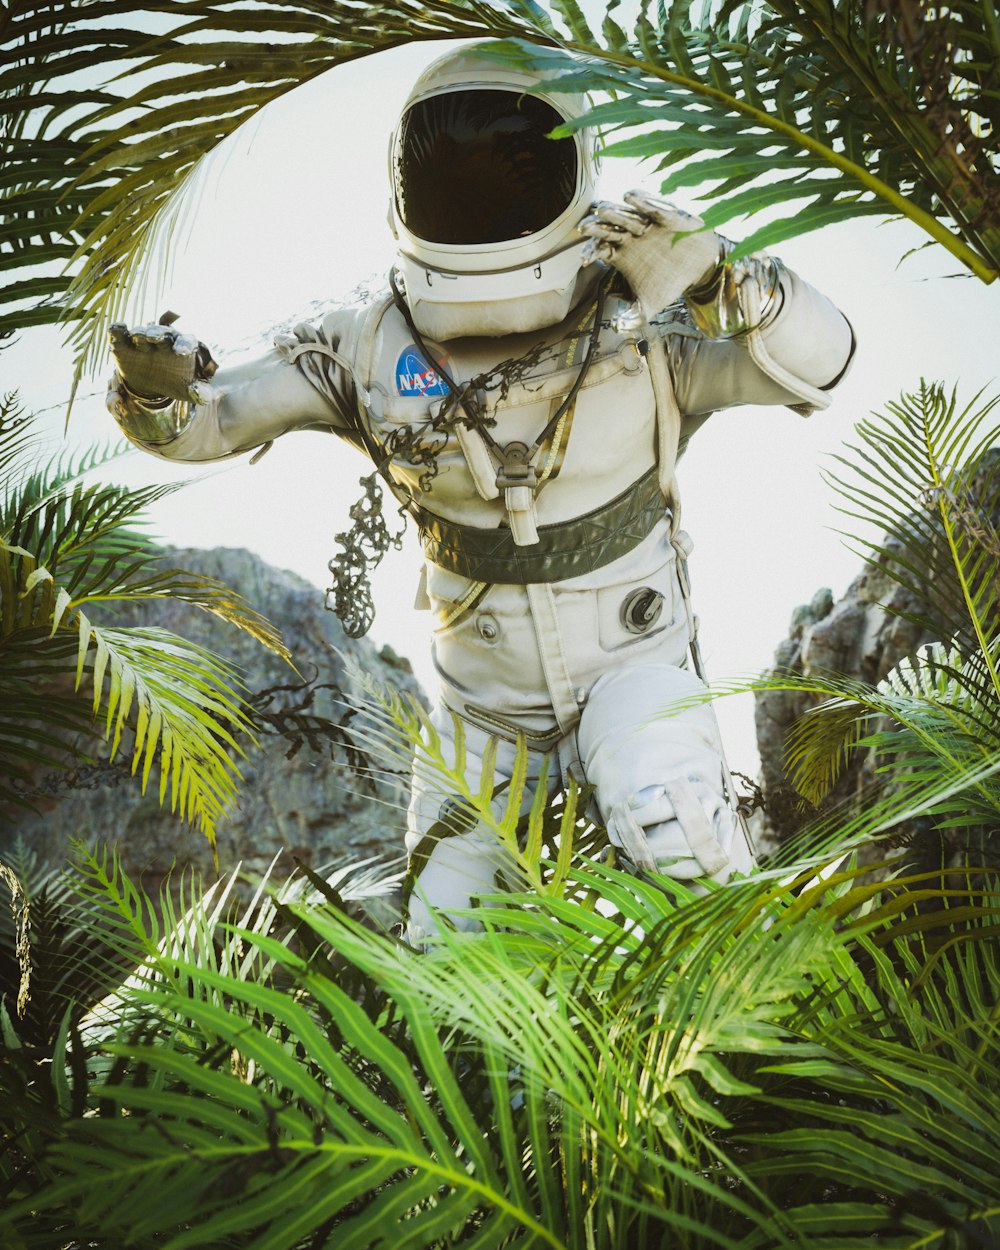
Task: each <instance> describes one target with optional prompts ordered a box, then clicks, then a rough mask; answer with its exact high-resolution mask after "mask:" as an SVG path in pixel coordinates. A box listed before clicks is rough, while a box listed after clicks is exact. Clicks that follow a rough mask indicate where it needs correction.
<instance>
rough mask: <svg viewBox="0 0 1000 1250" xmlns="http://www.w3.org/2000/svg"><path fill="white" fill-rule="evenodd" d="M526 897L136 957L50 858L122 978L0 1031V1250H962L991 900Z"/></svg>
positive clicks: (185, 937)
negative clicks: (384, 925)
mask: <svg viewBox="0 0 1000 1250" xmlns="http://www.w3.org/2000/svg"><path fill="white" fill-rule="evenodd" d="M454 780H455V781H456V784H460V782H461V779H460V775H459V776H456V777H455V778H454ZM934 797H935V796H934V794H933V793H932V792H930V791H928V792H927V793H926V794H925V795H924V799H925V801H927V802H932V801H933V799H934ZM472 802H473V804H474V806H476V808H477V809H478V810H479V811H480V812H481V814H482V815H483V816H484V818H486V819H489V818H490V817H489V813H490V811H491V804H490V803H489V802H488V801H483V800H477V799H475V798H473V799H472ZM572 802H573V800H572V798H570V799H569V800H568V804H569V809H568V812H567V817H566V820H567V823H566V825H564V831H565V830H568V829H571V828H572V827H573V824H574V813H573V810H572ZM541 819H542V817H541V813H540V812H537V811H536V812H535V813H533V815H532V818H531V821H530V822H529V829H528V831H527V835H528V841H529V842H532V841H533V842H534V844H535V845H538V844H540V843H541V841H542V840H543V839H542V834H541V829H540V827H539V823H540V821H541ZM501 823H502V822H501ZM562 854H563V857H564V858H566V859H567V860H568V858H569V856H568V853H567V852H565V851H563V852H562ZM526 870H527V872H528V875H529V876H534V877H535V878H537V879H539V880H547V881H548V882H549V884H550V885H551V886H552V888H550V889H541V890H535V891H532V892H530V893H527V894H518V893H513V894H503V895H498V896H497V897H496V898H494V899H492V900H490V902H491V904H492V905H491V906H489V907H486V908H485V909H482V910H481V911H480V912H479V915H480V916H481V918H482V919H483V922H484V925H485V930H484V931H483V932H482V933H479V934H474V935H469V934H465V935H458V934H450V933H448V932H447V931H446V932H445V933H443V935H442V937H441V941H440V944H439V945H438V946H437V947H436V948H435V949H432V950H430V951H425V952H416V951H413V950H411V949H409V948H407V947H405V946H403V945H402V944H400V943H399V941H398V940H396V939H394V938H392V937H390V936H388V935H385V936H380V935H377V934H373V933H372V932H371V931H370V929H368V928H365V927H363V926H362V925H360V924H359V923H358V922H357V921H355V920H352V919H351V918H350V916H349V915H348V914H347V912H346V910H345V908H344V907H343V905H342V904H341V903H340V902H339V901H338V899H337V897H336V895H335V894H332V893H331V892H330V891H329V890H325V887H323V885H322V882H318V883H317V884H318V885H319V886H320V890H321V892H325V893H326V896H327V897H326V898H325V899H322V898H321V899H318V900H317V899H316V898H314V899H311V900H301V901H297V902H296V901H288V900H287V899H285V900H282V899H281V898H279V899H277V900H276V901H275V902H274V904H273V905H272V909H271V910H269V911H268V910H267V909H266V908H263V909H262V910H261V911H260V912H259V913H253V912H248V913H246V914H244V916H243V917H242V919H240V920H239V921H238V922H237V923H235V924H230V925H226V924H225V923H224V922H223V918H222V916H221V914H220V911H219V908H218V905H217V900H216V899H215V898H214V896H213V897H211V898H206V899H198V898H197V897H196V898H195V899H194V900H193V903H192V906H191V907H190V909H189V911H188V913H187V915H186V917H185V918H184V919H183V920H181V919H179V918H177V917H175V916H172V917H171V918H170V919H171V920H172V921H176V925H175V928H174V929H173V930H172V931H171V932H170V933H169V934H167V935H165V936H161V935H160V934H159V932H158V931H157V930H156V929H155V928H154V927H153V924H152V922H151V920H150V916H151V914H152V913H151V909H150V906H149V903H148V900H146V899H144V897H143V896H142V894H141V892H140V891H138V890H137V889H136V888H135V887H134V886H132V885H131V884H130V883H128V882H127V881H126V880H125V879H124V878H123V877H122V874H121V873H120V870H119V869H118V868H117V867H116V866H115V865H114V864H113V863H109V862H108V861H105V860H101V859H99V858H97V857H93V856H91V857H86V856H84V858H83V859H82V860H81V863H80V866H79V867H78V868H77V870H76V872H77V877H76V886H75V888H76V891H77V893H78V894H79V895H80V897H81V898H83V899H85V902H86V910H87V923H88V926H89V927H90V929H91V931H92V932H94V933H95V935H96V937H97V938H98V939H99V940H100V941H101V942H102V943H104V944H106V945H107V946H108V947H110V948H111V949H114V950H117V951H118V952H119V953H120V955H121V956H122V958H123V959H126V960H132V961H134V962H137V963H139V964H140V965H141V967H140V972H139V974H138V975H137V976H136V977H134V978H132V979H131V980H130V982H129V983H128V984H127V985H126V986H125V987H124V988H123V990H122V991H121V992H119V994H118V995H117V996H116V997H114V998H113V999H110V1000H106V1001H105V1003H104V1004H103V1006H102V1008H101V1010H100V1011H99V1012H92V1013H91V1014H90V1015H89V1016H87V1017H83V1018H81V1014H80V1005H79V1004H77V1005H76V1006H74V1007H72V1008H71V1009H70V1010H69V1011H68V1012H67V1013H66V1017H65V1021H64V1023H63V1026H62V1027H61V1028H60V1030H59V1032H58V1035H57V1036H56V1038H55V1039H54V1042H53V1044H52V1045H50V1046H49V1047H48V1048H47V1049H43V1048H26V1047H25V1046H23V1045H22V1044H21V1042H20V1038H19V1032H18V1022H17V1019H16V1016H15V1013H14V1011H13V1010H12V1009H11V1007H10V1006H8V1005H5V1006H4V1008H3V1018H2V1025H3V1042H4V1048H5V1049H4V1062H3V1063H2V1064H0V1080H2V1081H3V1086H4V1087H3V1089H2V1090H0V1093H2V1094H3V1099H2V1101H0V1106H2V1107H3V1109H4V1112H3V1114H4V1118H5V1119H6V1121H7V1129H8V1132H7V1138H6V1145H5V1146H4V1148H3V1150H2V1153H0V1193H2V1195H3V1198H4V1202H3V1204H0V1205H2V1211H3V1213H2V1214H0V1234H2V1236H3V1239H4V1244H5V1245H9V1246H10V1247H11V1248H12V1250H41V1248H42V1247H45V1250H49V1248H51V1247H54V1246H57V1245H58V1246H60V1247H73V1248H74V1250H75V1248H76V1247H83V1246H86V1245H91V1244H96V1245H99V1246H102V1247H104V1246H107V1247H111V1246H119V1245H128V1246H131V1247H136V1248H137V1250H146V1248H147V1247H154V1246H155V1247H168V1248H169V1250H182V1248H183V1247H194V1246H212V1247H213V1248H216V1250H223V1248H225V1250H236V1248H237V1247H241V1248H242V1247H247V1248H250V1247H254V1248H255V1250H256V1248H262V1247H265V1246H266V1247H269V1248H270V1250H293V1248H297V1250H306V1247H308V1248H310V1250H320V1248H321V1247H324V1246H328V1247H333V1246H336V1247H338V1250H341V1248H342V1247H343V1248H348V1250H349V1248H351V1247H357V1250H371V1248H372V1247H375V1246H379V1245H383V1244H384V1245H393V1246H396V1245H402V1246H409V1247H437V1248H443V1247H447V1246H475V1247H480V1248H485V1247H501V1246H514V1245H520V1246H528V1245H532V1246H546V1245H547V1246H553V1247H566V1248H572V1250H577V1248H579V1250H584V1248H587V1250H590V1248H592V1247H594V1248H598V1247H599V1248H602V1250H603V1248H611V1247H622V1248H628V1250H631V1247H634V1246H652V1245H668V1244H683V1245H685V1246H687V1247H690V1248H691V1250H700V1248H701V1247H705V1248H707V1247H737V1246H738V1247H742V1248H745V1250H751V1248H758V1247H759V1248H770V1247H791V1246H796V1247H801V1248H805V1250H813V1248H815V1250H820V1248H826V1247H830V1246H832V1245H837V1246H839V1247H849V1246H852V1245H857V1246H859V1247H861V1246H872V1245H877V1246H884V1247H894V1248H900V1250H901V1248H902V1247H916V1246H918V1245H920V1246H940V1247H946V1246H977V1245H978V1246H988V1245H990V1244H992V1240H993V1239H995V1237H996V1236H997V1234H998V1232H1000V1202H998V1198H1000V1192H998V1184H997V1177H996V1169H995V1159H996V1153H997V1149H998V1147H1000V1140H998V1128H997V1126H998V1124H1000V1115H998V1113H1000V1084H998V1071H1000V1067H998V1064H997V1059H998V1058H1000V1055H998V1033H997V1030H996V1027H995V1024H996V1020H995V1012H996V1007H995V1003H996V997H997V991H998V989H1000V960H998V959H997V945H996V943H995V941H994V940H993V939H995V936H996V933H997V916H998V905H1000V899H998V897H997V896H996V895H995V894H994V893H991V892H989V890H987V889H984V888H983V887H982V886H980V887H976V886H974V885H973V884H972V883H971V882H970V879H969V874H968V871H967V870H956V871H954V872H953V873H952V874H951V875H950V876H949V877H948V879H947V881H946V883H945V884H942V883H941V881H940V879H939V880H938V881H936V882H931V881H923V880H919V879H918V880H911V881H897V882H888V883H886V882H882V883H878V884H860V883H857V882H856V881H855V880H854V876H855V874H854V871H853V870H848V871H845V872H842V873H840V874H838V875H834V876H831V877H829V878H828V879H827V880H826V881H821V880H819V879H818V878H812V879H811V880H810V879H808V874H807V875H806V876H797V875H796V874H795V872H794V869H792V868H790V867H789V866H787V865H786V866H785V868H784V873H785V878H784V880H782V879H779V878H778V877H777V876H776V875H772V876H762V877H758V878H755V879H752V880H748V881H744V882H741V883H737V884H735V885H732V886H729V887H722V888H717V889H714V890H712V891H711V892H710V893H709V894H708V896H706V897H703V898H698V897H695V896H693V895H691V894H689V893H688V892H687V891H686V890H685V889H684V887H682V886H679V885H677V884H676V883H674V884H671V883H669V882H666V881H660V882H657V883H654V882H646V881H642V880H637V879H636V878H635V877H633V876H628V875H626V874H624V873H621V872H619V871H618V870H616V869H615V868H614V867H613V866H612V865H610V864H604V865H602V864H599V863H597V862H595V861H594V860H592V859H587V858H585V857H580V856H579V855H576V856H574V857H573V859H572V862H570V863H569V867H568V869H567V870H566V871H562V870H559V869H557V867H556V865H555V863H554V862H548V863H545V862H543V861H541V860H539V861H536V863H535V864H534V865H533V866H532V865H526ZM789 875H790V876H791V877H792V878H794V880H789ZM598 899H600V900H602V901H601V903H600V904H599V905H598V902H597V900H598ZM276 921H277V922H278V923H279V927H278V928H277V929H276V928H275V927H274V926H275V922H276Z"/></svg>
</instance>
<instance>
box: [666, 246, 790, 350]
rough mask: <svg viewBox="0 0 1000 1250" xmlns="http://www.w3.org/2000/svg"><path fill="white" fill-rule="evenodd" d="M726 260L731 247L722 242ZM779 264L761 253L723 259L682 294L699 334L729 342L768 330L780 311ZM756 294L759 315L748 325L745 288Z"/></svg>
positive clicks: (749, 321)
mask: <svg viewBox="0 0 1000 1250" xmlns="http://www.w3.org/2000/svg"><path fill="white" fill-rule="evenodd" d="M723 244H724V252H725V256H726V257H728V256H729V255H730V254H731V253H732V251H733V250H734V248H735V246H736V245H735V244H734V243H731V242H730V241H729V240H728V239H724V240H723ZM781 271H782V266H781V262H780V261H777V260H775V259H774V257H773V256H768V255H767V254H766V253H765V252H754V253H753V254H752V255H750V256H740V257H739V258H738V259H737V260H734V261H730V260H728V259H724V260H723V261H722V262H721V263H720V265H719V267H718V269H716V271H715V272H714V273H713V274H712V275H711V277H710V278H709V279H708V280H707V281H706V282H703V283H701V284H700V285H699V286H697V287H693V288H691V289H690V290H689V291H687V292H686V293H685V296H684V299H685V302H686V303H687V306H688V309H689V310H690V313H691V317H692V319H693V321H694V323H695V325H696V326H697V327H698V329H699V330H701V332H702V333H703V334H705V335H706V336H707V337H708V338H711V339H732V338H737V337H738V336H739V335H741V334H749V333H750V331H751V330H762V329H764V328H765V327H766V326H768V325H769V324H770V323H771V322H772V321H773V320H774V318H775V317H776V316H777V315H778V313H779V312H780V310H781V304H782V299H781ZM751 283H752V284H753V285H754V286H755V287H756V288H757V290H758V292H759V296H760V298H759V302H758V306H759V308H760V313H759V315H758V316H757V317H756V318H755V319H754V320H753V323H751V318H750V317H748V315H747V300H746V294H747V292H746V291H745V290H744V288H745V286H746V285H747V284H751Z"/></svg>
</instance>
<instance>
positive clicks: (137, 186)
mask: <svg viewBox="0 0 1000 1250" xmlns="http://www.w3.org/2000/svg"><path fill="white" fill-rule="evenodd" d="M618 7H619V6H618V4H616V3H611V4H609V5H608V7H607V10H606V13H605V15H604V18H603V21H602V23H601V28H600V30H599V31H598V30H597V29H596V25H594V24H591V23H589V22H588V21H587V19H586V17H585V16H584V14H583V12H582V10H581V9H580V7H579V6H578V4H576V3H573V2H570V0H560V2H559V3H552V4H551V5H542V4H538V3H534V2H533V0H508V2H507V3H504V4H487V3H483V2H481V0H461V2H460V3H447V4H445V3H442V2H440V0H434V2H424V3H419V2H418V0H395V2H394V3H392V4H387V5H367V4H354V3H336V4H322V5H320V4H316V3H307V4H299V5H296V6H295V7H294V8H293V7H289V6H288V5H287V4H284V3H280V2H278V0H271V2H268V3H262V4H258V5H256V6H254V7H253V8H252V9H233V8H231V7H230V6H228V5H222V4H218V3H196V2H193V0H186V2H185V3H184V4H183V5H179V6H173V7H172V8H171V9H170V11H169V12H168V11H167V10H165V9H164V7H163V6H162V5H158V4H154V5H148V6H145V7H142V6H140V7H139V8H138V9H137V8H135V7H134V6H128V7H127V8H126V6H124V5H123V4H122V3H120V0H90V2H89V3H86V4H82V5H81V4H70V3H68V0H56V2H55V3H53V4H50V5H47V6H45V8H44V9H43V10H32V9H17V10H16V11H12V15H11V18H10V20H9V22H8V28H7V30H6V31H5V39H4V44H3V46H4V49H5V51H6V52H7V53H8V54H9V65H8V67H7V68H6V69H4V70H3V71H2V72H0V98H2V99H3V100H4V101H5V103H6V111H5V113H4V114H3V116H4V117H5V118H6V121H5V123H4V124H5V126H6V136H7V138H8V140H9V142H8V155H7V157H6V160H5V164H4V166H3V168H2V169H0V179H2V182H3V185H4V189H5V190H6V191H8V192H9V194H10V199H9V205H10V207H11V212H10V217H9V225H8V227H7V235H6V237H4V238H3V239H0V249H2V251H0V260H2V262H3V263H4V265H6V266H9V267H13V266H17V267H20V269H21V271H22V272H24V273H26V274H27V275H28V276H27V277H25V278H23V279H22V280H21V281H19V282H14V283H12V284H11V285H10V286H9V287H8V288H7V291H6V298H5V303H6V309H7V311H5V312H3V313H2V314H0V333H2V332H4V331H9V330H10V329H12V328H16V327H19V326H26V325H29V324H40V323H43V322H46V321H68V322H70V323H72V325H73V329H72V333H71V340H72V342H73V343H74V345H75V347H76V350H77V356H78V363H79V368H80V369H81V370H82V369H84V368H90V367H92V366H94V365H95V364H96V363H97V362H98V361H99V359H100V357H101V355H102V352H103V337H104V330H105V329H106V327H107V325H108V324H110V322H111V321H113V320H115V319H120V318H121V316H122V315H123V310H124V307H125V301H126V299H127V298H128V297H129V295H130V293H134V292H135V291H142V290H146V291H147V295H149V298H152V293H151V292H149V291H148V290H147V288H148V287H149V285H150V283H151V282H152V281H153V275H154V273H155V270H156V268H157V266H158V265H159V264H160V263H161V258H162V253H163V251H164V249H165V248H167V247H168V246H169V243H170V239H171V235H172V233H173V232H174V230H175V229H176V228H177V223H178V222H179V220H180V219H181V216H182V215H183V211H184V206H185V204H186V203H187V202H188V201H189V200H190V198H191V197H192V196H193V195H196V194H197V188H198V185H199V180H200V178H201V176H202V174H203V172H204V168H205V162H206V160H207V159H208V158H209V157H210V156H211V154H212V153H213V152H215V151H217V150H219V148H220V146H221V145H222V144H224V143H225V141H226V140H227V139H228V138H229V137H230V136H232V135H233V134H235V133H236V131H237V130H238V129H239V128H240V127H241V126H243V125H245V124H247V122H249V121H250V120H251V119H253V118H254V117H256V116H257V115H258V114H259V113H260V112H261V111H262V110H263V109H266V108H267V106H268V105H269V104H270V103H271V102H272V101H274V100H276V99H278V98H279V97H280V96H282V95H284V94H285V93H287V92H288V91H291V90H294V88H295V87H296V86H298V85H300V84H302V83H304V82H307V81H309V80H311V79H313V78H315V77H316V76H317V75H319V74H321V73H324V72H327V71H328V70H329V69H331V68H333V67H335V66H336V65H338V64H341V63H343V62H346V61H349V60H353V59H356V58H358V57H362V56H367V55H370V54H372V53H374V52H377V51H380V50H382V49H385V48H392V47H396V46H399V45H402V44H408V43H412V42H413V41H414V40H415V39H417V40H419V39H447V38H453V39H457V38H468V37H484V36H487V37H489V36H492V37H496V38H501V39H506V38H511V37H514V38H517V39H520V40H525V41H527V42H528V43H529V44H530V45H532V47H533V51H531V52H530V53H529V54H527V55H529V56H530V58H531V60H532V62H533V63H534V64H536V65H540V66H543V67H546V68H550V69H553V70H554V71H556V72H557V73H561V74H562V75H563V85H564V86H565V87H566V88H567V89H570V88H572V89H573V90H580V89H585V90H591V91H594V92H597V93H604V94H606V95H609V96H610V97H611V99H610V101H609V102H607V103H604V104H600V105H598V106H597V108H596V109H595V110H594V111H593V113H591V115H590V116H589V117H588V118H587V119H584V121H585V122H586V123H590V122H595V121H596V122H599V123H601V124H603V125H605V126H606V127H607V129H608V132H609V134H610V135H612V136H614V141H613V142H611V143H610V144H609V145H608V147H607V150H608V151H609V152H610V153H612V154H616V153H617V154H622V155H629V156H638V157H643V158H647V159H649V160H651V161H654V162H656V164H657V168H658V169H659V170H660V171H661V172H662V173H663V175H664V180H663V183H662V187H663V190H664V191H665V192H666V193H668V194H673V193H675V192H677V191H682V192H688V193H695V192H697V194H698V195H699V196H700V197H701V198H703V199H705V200H707V201H710V202H709V204H708V207H707V208H706V220H707V222H708V224H709V225H710V226H712V227H713V228H715V227H718V226H721V225H724V224H726V223H727V222H730V221H732V220H734V219H736V218H739V217H747V216H753V215H756V214H758V213H760V212H767V213H768V214H771V215H772V216H773V212H774V210H777V211H778V212H783V211H784V210H785V208H786V206H790V205H791V206H794V211H793V212H791V214H790V215H785V216H779V217H778V218H777V219H775V220H771V221H769V222H768V223H767V224H765V225H764V226H763V227H762V228H761V229H760V230H758V231H756V232H754V233H752V234H751V235H750V237H749V238H747V239H746V240H745V242H744V245H743V246H744V248H746V249H752V248H755V247H764V246H770V245H773V244H774V243H776V242H779V241H780V240H781V239H783V238H786V237H788V236H789V235H792V234H797V233H802V232H803V231H805V230H811V229H817V228H819V227H821V226H823V225H825V224H827V223H829V222H832V221H838V220H843V219H846V218H849V217H856V216H859V215H869V214H878V215H883V216H884V215H887V214H888V215H902V216H905V217H908V218H909V219H910V220H912V221H913V222H915V223H916V224H917V225H918V226H919V227H920V228H921V229H922V230H924V231H925V232H926V233H927V234H928V235H929V236H930V238H931V239H933V240H935V241H937V242H938V243H940V244H941V245H943V246H944V247H946V248H947V249H948V250H949V251H950V252H951V253H952V254H953V255H955V256H956V257H957V258H958V259H959V260H960V261H961V262H962V263H963V264H964V265H966V266H967V267H968V268H969V269H970V270H971V271H972V272H973V273H976V274H977V275H978V276H979V277H981V278H983V279H984V280H987V281H989V280H992V279H993V278H994V277H995V276H996V274H997V270H998V266H1000V221H998V217H997V213H998V210H997V203H998V188H997V170H996V156H997V149H996V139H995V136H996V134H997V133H998V127H997V125H996V121H997V116H996V114H997V108H996V97H997V72H996V66H997V64H998V58H997V56H996V47H997V40H996V28H997V23H996V18H995V14H994V15H993V16H992V17H991V14H992V5H987V6H983V5H980V4H978V3H973V0H959V2H957V3H952V4H949V5H948V6H946V7H945V8H944V9H941V10H935V11H934V12H933V13H932V12H930V11H928V10H926V9H925V8H924V7H922V6H916V5H905V6H903V7H904V8H905V9H906V13H907V21H906V22H905V23H898V22H897V21H896V20H895V12H894V6H889V5H887V6H872V5H868V4H865V3H863V0H837V3H835V4H827V3H825V2H823V0H811V2H810V3H808V4H805V5H792V4H790V3H785V2H784V0H777V2H776V3H773V4H770V5H747V4H733V5H727V6H721V7H720V6H717V5H711V4H710V5H702V6H699V7H698V8H697V10H696V9H695V6H692V5H691V4H690V3H689V0H676V2H675V3H672V4H669V5H668V4H665V3H658V4H657V5H655V6H649V5H643V6H642V7H641V9H640V13H639V17H638V19H637V20H636V23H635V25H634V28H633V29H632V31H631V32H629V31H626V30H625V29H624V27H623V26H622V25H620V24H619V23H618V22H617V21H616V20H615V17H614V16H613V14H614V12H615V10H616V9H617V8H618ZM567 53H568V54H569V59H568V58H567ZM511 55H512V56H520V57H522V58H523V57H524V56H525V55H526V53H525V51H524V48H523V45H516V46H512V48H511ZM115 71H118V72H117V73H115ZM112 75H114V76H113V77H112ZM581 124H583V123H581ZM619 132H623V133H624V135H625V136H626V137H620V136H619ZM706 153H711V155H710V156H706ZM776 175H777V177H776Z"/></svg>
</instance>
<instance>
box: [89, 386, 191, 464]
mask: <svg viewBox="0 0 1000 1250" xmlns="http://www.w3.org/2000/svg"><path fill="white" fill-rule="evenodd" d="M108 408H109V409H110V410H111V412H112V413H113V414H114V418H115V420H116V421H117V422H118V424H119V426H121V429H122V433H123V434H124V435H125V437H126V438H129V439H134V440H135V442H137V443H145V444H146V445H147V446H162V445H163V444H165V443H172V442H173V441H174V439H175V438H177V437H178V436H179V435H181V434H183V433H184V431H185V430H186V429H187V427H188V426H189V425H190V424H191V422H192V420H193V419H194V413H195V406H194V404H193V403H191V401H190V400H186V399H153V398H150V397H148V396H145V395H138V394H136V392H135V391H133V390H130V389H129V387H128V385H127V383H126V382H125V381H124V379H123V378H122V376H121V374H118V373H116V374H115V375H114V377H113V378H112V379H111V384H110V386H109V388H108Z"/></svg>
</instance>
